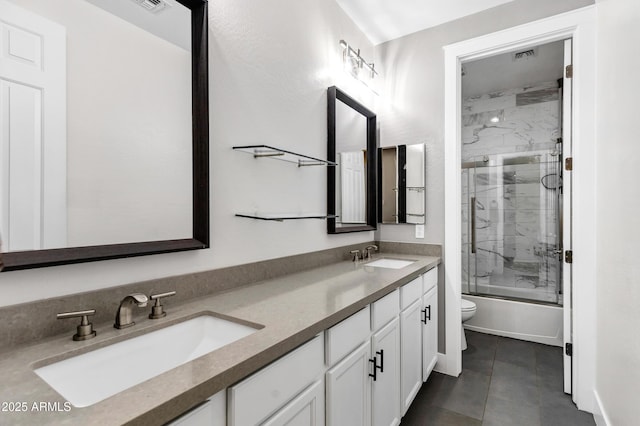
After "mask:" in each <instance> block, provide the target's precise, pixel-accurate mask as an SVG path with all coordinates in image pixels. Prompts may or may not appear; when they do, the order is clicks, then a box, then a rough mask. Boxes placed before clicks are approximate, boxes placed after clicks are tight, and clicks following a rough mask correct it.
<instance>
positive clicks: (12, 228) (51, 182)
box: [0, 0, 67, 251]
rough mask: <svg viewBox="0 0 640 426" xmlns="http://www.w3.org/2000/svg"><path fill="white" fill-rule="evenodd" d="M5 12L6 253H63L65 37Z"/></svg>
mask: <svg viewBox="0 0 640 426" xmlns="http://www.w3.org/2000/svg"><path fill="white" fill-rule="evenodd" d="M0 10H1V12H2V13H1V16H2V22H0V27H1V28H0V32H1V34H0V50H1V52H0V234H2V240H3V250H5V251H22V250H39V249H46V248H58V247H64V246H66V241H67V208H66V184H67V180H66V160H67V155H66V154H67V146H66V44H65V39H66V30H65V28H64V27H63V26H62V25H59V24H57V23H56V22H53V21H51V20H49V19H45V18H43V17H41V16H40V15H37V14H35V13H31V12H29V11H27V10H25V9H22V8H19V7H16V6H15V5H13V4H11V3H9V2H6V1H4V0H1V1H0ZM45 64H46V67H45ZM45 213H46V214H45Z"/></svg>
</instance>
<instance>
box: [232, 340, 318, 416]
mask: <svg viewBox="0 0 640 426" xmlns="http://www.w3.org/2000/svg"><path fill="white" fill-rule="evenodd" d="M323 372H324V339H323V335H322V334H320V335H318V336H316V337H315V338H313V339H312V340H310V341H309V342H307V343H305V344H304V345H302V346H300V347H299V348H297V349H295V350H293V351H291V352H289V353H288V354H287V355H285V356H283V357H282V358H280V359H278V360H277V361H274V362H273V363H271V364H269V365H268V366H266V367H265V368H263V369H262V370H260V371H258V372H257V373H254V374H252V375H251V376H249V377H247V378H246V379H244V380H242V381H241V382H239V383H236V384H235V385H233V386H231V387H230V388H229V389H228V393H227V399H228V405H227V424H228V426H253V425H256V424H260V423H263V422H264V421H266V420H267V419H269V421H271V423H270V424H272V425H276V424H287V421H285V420H287V419H294V418H297V419H298V420H301V419H302V417H303V416H304V415H302V417H297V412H296V409H297V410H298V411H301V410H302V411H304V410H315V412H316V414H317V412H318V410H317V408H318V407H320V406H321V405H322V403H323V402H322V401H320V399H321V397H322V396H323V395H322V394H318V393H317V392H316V393H315V394H314V393H313V391H311V392H310V394H313V395H312V396H310V395H306V396H305V395H304V394H305V392H303V391H305V389H308V388H309V387H310V386H312V385H314V384H315V383H316V382H317V381H318V380H320V379H322V374H323ZM297 398H300V399H301V400H298V399H297ZM319 398H320V399H319ZM318 420H319V419H318V418H317V417H316V418H314V420H311V419H310V420H309V423H292V424H300V425H302V424H305V425H307V424H309V425H312V424H313V423H312V421H316V422H317V421H318ZM320 420H321V419H320ZM280 421H282V422H280ZM320 424H321V423H320Z"/></svg>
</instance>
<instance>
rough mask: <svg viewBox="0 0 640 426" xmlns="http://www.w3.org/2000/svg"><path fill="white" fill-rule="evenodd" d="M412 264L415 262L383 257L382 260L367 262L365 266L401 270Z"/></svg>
mask: <svg viewBox="0 0 640 426" xmlns="http://www.w3.org/2000/svg"><path fill="white" fill-rule="evenodd" d="M414 262H415V260H406V259H390V258H386V257H385V258H382V259H378V260H374V261H373V262H369V263H367V264H366V266H375V267H376V268H389V269H402V268H404V267H405V266H409V265H411V264H412V263H414Z"/></svg>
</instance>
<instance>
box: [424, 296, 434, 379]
mask: <svg viewBox="0 0 640 426" xmlns="http://www.w3.org/2000/svg"><path fill="white" fill-rule="evenodd" d="M437 361H438V288H437V287H434V288H432V289H431V290H430V291H429V292H427V294H425V295H424V296H422V381H424V382H426V381H427V379H428V378H429V374H431V372H432V371H433V367H435V366H436V362H437Z"/></svg>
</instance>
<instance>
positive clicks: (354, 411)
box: [326, 342, 373, 426]
mask: <svg viewBox="0 0 640 426" xmlns="http://www.w3.org/2000/svg"><path fill="white" fill-rule="evenodd" d="M370 354H371V343H369V342H366V343H364V344H362V345H361V346H360V347H358V348H357V349H356V350H354V351H353V352H351V354H349V355H347V357H346V358H345V359H343V360H342V361H341V362H339V363H338V364H336V365H335V366H334V367H333V368H331V369H330V370H329V371H327V376H326V377H327V380H326V381H327V394H326V397H327V425H329V426H338V425H344V426H365V425H370V424H371V408H370V407H371V378H370V377H369V373H370V372H372V371H373V370H372V368H371V366H370V364H371V365H373V364H372V363H370V362H369V358H370Z"/></svg>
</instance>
